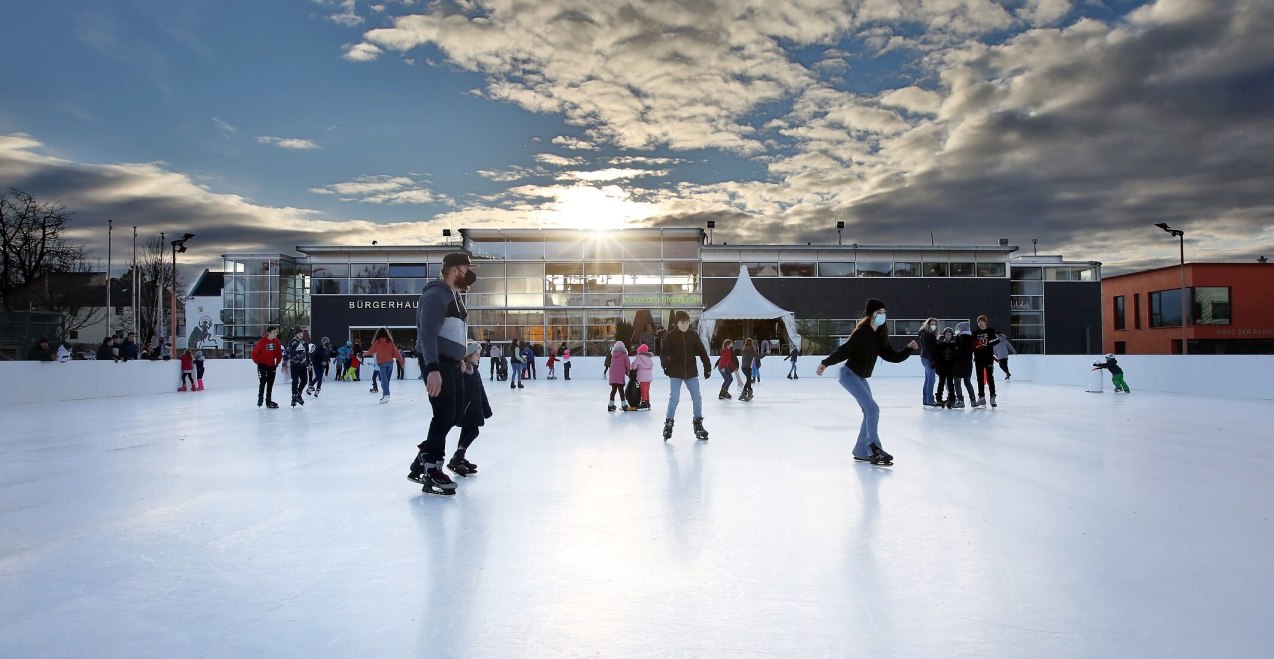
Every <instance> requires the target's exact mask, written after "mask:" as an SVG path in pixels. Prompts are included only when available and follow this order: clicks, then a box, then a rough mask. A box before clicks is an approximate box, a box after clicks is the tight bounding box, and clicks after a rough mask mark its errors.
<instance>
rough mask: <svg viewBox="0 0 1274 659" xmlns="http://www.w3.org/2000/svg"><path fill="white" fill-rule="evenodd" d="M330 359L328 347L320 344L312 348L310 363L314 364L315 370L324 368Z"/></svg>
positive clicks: (330, 354)
mask: <svg viewBox="0 0 1274 659" xmlns="http://www.w3.org/2000/svg"><path fill="white" fill-rule="evenodd" d="M331 358H332V352H331V350H329V346H326V345H323V344H321V343H320V344H316V345H315V346H314V352H313V353H311V355H310V363H312V364H314V367H315V368H325V367H326V366H327V360H329V359H331Z"/></svg>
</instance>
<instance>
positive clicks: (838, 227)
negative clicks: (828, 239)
mask: <svg viewBox="0 0 1274 659" xmlns="http://www.w3.org/2000/svg"><path fill="white" fill-rule="evenodd" d="M844 230H845V223H844V222H837V223H836V244H837V245H841V244H843V243H842V242H841V231H844Z"/></svg>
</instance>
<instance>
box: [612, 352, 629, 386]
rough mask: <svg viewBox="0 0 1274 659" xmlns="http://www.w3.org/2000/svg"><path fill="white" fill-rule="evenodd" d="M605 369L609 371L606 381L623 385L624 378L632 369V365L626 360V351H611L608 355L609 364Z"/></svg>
mask: <svg viewBox="0 0 1274 659" xmlns="http://www.w3.org/2000/svg"><path fill="white" fill-rule="evenodd" d="M607 368H608V369H610V376H609V377H608V378H607V380H606V381H607V382H609V383H611V384H623V383H624V377H625V376H627V375H628V370H629V369H631V368H632V363H631V362H630V361H629V359H628V351H627V350H623V349H619V350H614V351H612V352H611V353H610V364H608V365H607Z"/></svg>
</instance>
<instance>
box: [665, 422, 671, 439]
mask: <svg viewBox="0 0 1274 659" xmlns="http://www.w3.org/2000/svg"><path fill="white" fill-rule="evenodd" d="M669 439H672V419H664V441H665V442H666V441H668V440H669Z"/></svg>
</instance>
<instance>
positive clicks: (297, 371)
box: [292, 364, 310, 398]
mask: <svg viewBox="0 0 1274 659" xmlns="http://www.w3.org/2000/svg"><path fill="white" fill-rule="evenodd" d="M309 381H310V367H309V365H308V364H292V397H293V398H300V397H301V394H302V393H304V392H305V385H306V384H308V383H309Z"/></svg>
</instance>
